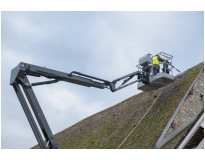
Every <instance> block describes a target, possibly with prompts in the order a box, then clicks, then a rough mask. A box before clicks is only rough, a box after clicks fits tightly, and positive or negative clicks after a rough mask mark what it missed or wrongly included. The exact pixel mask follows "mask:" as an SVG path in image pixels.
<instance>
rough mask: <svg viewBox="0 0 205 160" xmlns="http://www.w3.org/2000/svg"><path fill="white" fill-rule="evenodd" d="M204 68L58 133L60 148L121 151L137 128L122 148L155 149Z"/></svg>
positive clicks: (184, 74)
mask: <svg viewBox="0 0 205 160" xmlns="http://www.w3.org/2000/svg"><path fill="white" fill-rule="evenodd" d="M202 66H203V63H200V64H198V65H196V66H194V67H192V68H191V69H188V70H187V71H186V72H184V73H183V74H181V75H179V76H176V77H175V81H174V82H173V83H171V84H169V85H167V86H165V87H163V88H160V89H158V90H155V91H152V92H141V93H140V94H137V95H135V96H133V97H130V98H128V99H126V100H124V101H123V102H121V103H119V104H117V105H115V106H112V107H110V108H108V109H106V110H104V111H101V112H99V113H97V114H94V115H92V116H90V117H88V118H86V119H84V120H82V121H80V122H78V123H76V124H75V125H73V126H71V127H69V128H67V129H65V130H63V131H61V132H59V133H57V134H56V135H55V138H56V140H57V144H58V146H59V148H62V149H63V148H75V149H77V148H118V146H119V145H120V144H121V143H122V142H123V140H124V139H125V138H127V136H128V135H129V134H130V132H131V131H132V130H133V129H134V128H135V127H136V128H135V129H134V131H133V132H132V134H131V135H130V136H129V137H128V138H127V139H126V141H125V142H124V143H123V144H122V145H121V147H120V148H140V149H141V148H153V147H154V144H155V143H156V141H157V139H158V138H159V136H160V134H161V132H162V131H163V129H164V127H165V126H166V124H167V122H168V121H169V119H170V118H171V116H172V114H173V112H174V111H175V109H176V107H177V106H178V104H179V102H180V101H181V99H182V97H183V96H184V94H185V93H186V91H187V90H188V88H189V86H190V85H191V83H192V82H193V80H194V79H195V77H196V76H197V74H198V73H199V71H200V69H201V68H202ZM161 91H162V93H161V95H160V96H159V98H158V99H157V101H156V102H155V103H154V105H153V106H152V107H151V109H150V110H149V111H148V109H149V108H150V106H151V105H152V103H153V102H154V100H155V99H156V98H157V97H158V95H159V94H160V92H161ZM147 111H148V113H147V114H146V116H145V117H144V118H143V120H142V121H141V122H140V123H139V125H137V124H138V122H139V121H140V120H141V119H142V117H143V116H144V114H145V113H146V112H147ZM136 125H137V126H136ZM34 148H38V147H37V146H35V147H34Z"/></svg>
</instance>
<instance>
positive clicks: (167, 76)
mask: <svg viewBox="0 0 205 160" xmlns="http://www.w3.org/2000/svg"><path fill="white" fill-rule="evenodd" d="M158 55H160V57H161V58H162V59H164V61H163V62H161V63H160V70H159V73H157V74H156V75H154V65H153V61H152V59H153V56H152V55H151V54H147V55H145V56H143V57H141V58H140V59H139V65H137V67H138V70H139V71H140V72H142V73H143V76H144V78H143V80H142V81H140V82H138V84H137V89H139V90H142V91H146V92H147V91H152V90H155V89H158V88H161V87H163V86H166V85H167V84H169V83H171V82H173V81H174V76H173V72H172V68H173V67H174V66H172V58H173V56H171V55H169V54H166V53H164V52H160V53H159V54H158ZM161 66H162V67H161Z"/></svg>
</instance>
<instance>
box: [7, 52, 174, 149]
mask: <svg viewBox="0 0 205 160" xmlns="http://www.w3.org/2000/svg"><path fill="white" fill-rule="evenodd" d="M160 54H161V55H162V56H164V59H165V61H164V62H163V63H162V64H163V72H162V73H159V74H157V75H155V74H153V64H152V55H151V54H147V55H145V56H143V57H142V58H140V59H139V65H137V67H138V71H136V72H133V73H130V74H128V75H126V76H123V77H121V78H118V79H116V80H113V81H112V82H110V81H107V80H104V79H101V78H97V77H93V76H89V75H86V74H82V73H79V72H76V71H73V72H71V73H65V72H60V71H56V70H52V69H48V68H45V67H39V66H36V65H32V64H28V63H23V62H21V63H19V64H18V65H17V66H16V67H15V68H14V69H12V71H11V78H10V85H12V86H13V88H14V90H15V92H16V94H17V97H18V99H19V101H20V103H21V105H22V108H23V110H24V112H25V114H26V117H27V119H28V121H29V123H30V125H31V128H32V130H33V132H34V135H35V137H36V139H37V141H38V144H39V146H40V148H50V149H52V148H53V149H55V148H58V146H57V143H56V140H55V138H54V136H53V134H52V132H51V130H50V127H49V125H48V123H47V121H46V118H45V116H44V114H43V111H42V109H41V107H40V104H39V103H38V100H37V98H36V96H35V94H34V91H33V89H32V86H37V85H44V84H51V83H57V82H59V81H64V82H69V83H74V84H78V85H82V86H86V87H95V88H99V89H104V88H107V89H110V90H111V91H112V92H115V91H118V90H120V89H122V88H124V87H127V86H129V85H131V84H134V83H136V82H139V83H138V85H137V88H138V89H140V90H143V91H151V90H155V89H157V88H160V87H163V86H165V85H166V84H168V83H170V82H172V81H173V80H174V77H173V75H171V74H169V72H172V68H168V65H167V64H169V65H170V66H172V65H171V59H172V56H171V55H168V54H166V53H163V52H161V53H160ZM172 67H173V68H174V66H172ZM27 76H35V77H41V76H43V77H46V78H48V79H52V80H49V81H43V82H37V83H30V82H29V80H28V78H27ZM135 76H137V79H136V80H134V81H132V82H130V83H127V82H128V81H130V80H131V79H132V78H133V77H135ZM122 80H123V82H122V84H121V85H120V86H118V87H116V84H117V82H119V81H122ZM19 85H21V86H22V89H23V91H24V93H25V95H26V97H27V100H28V102H29V103H30V106H31V108H32V111H33V113H34V115H35V119H36V121H37V122H38V126H39V127H40V129H41V133H40V131H39V129H38V126H37V124H36V122H35V119H34V117H33V115H32V113H31V110H30V109H29V105H28V104H27V101H26V99H25V97H24V94H23V93H22V89H21V88H20V86H19ZM42 134H43V136H44V139H45V141H44V139H43V137H42Z"/></svg>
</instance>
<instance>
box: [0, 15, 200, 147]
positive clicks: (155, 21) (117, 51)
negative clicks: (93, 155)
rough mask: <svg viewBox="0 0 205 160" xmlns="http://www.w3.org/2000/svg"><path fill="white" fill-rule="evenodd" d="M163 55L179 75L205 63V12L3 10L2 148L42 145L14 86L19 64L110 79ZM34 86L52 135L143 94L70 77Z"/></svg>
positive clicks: (32, 80)
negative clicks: (145, 58)
mask: <svg viewBox="0 0 205 160" xmlns="http://www.w3.org/2000/svg"><path fill="white" fill-rule="evenodd" d="M159 52H165V53H168V54H170V55H173V56H174V58H173V61H172V62H173V65H174V66H175V67H176V68H177V69H179V70H180V71H181V72H183V71H185V70H186V69H188V68H191V67H193V66H194V65H197V64H198V63H200V62H202V61H204V12H202V11H201V12H200V11H190V12H188V11H181V12H177V11H165V12H141V11H133V12H131V11H129V12H122V11H121V12H117V11H114V12H100V11H99V12H97V11H96V12H94V11H93V12H86V11H82V12H73V11H69V12H68V11H67V12H61V11H59V12H19V11H17V12H9V11H8V12H6V11H3V12H1V148H2V149H17V148H30V147H32V146H34V145H36V144H37V141H36V138H35V136H34V134H33V131H32V130H31V127H30V125H29V123H28V120H27V119H26V116H25V114H24V112H23V109H22V107H21V105H20V102H19V100H18V98H17V96H16V93H15V92H14V89H13V87H12V86H11V85H9V81H10V75H11V70H12V69H13V68H14V67H16V66H17V65H18V64H19V63H20V62H25V63H30V64H34V65H37V66H42V67H44V66H45V67H47V68H50V69H54V70H58V71H63V72H66V73H70V72H72V71H78V72H81V73H84V74H88V75H91V76H95V77H99V78H102V79H105V80H108V81H112V80H114V79H117V78H119V77H121V76H124V75H127V74H129V73H132V72H135V71H136V70H137V68H136V65H137V64H138V61H139V58H141V57H142V56H144V55H145V54H147V53H150V54H152V55H155V54H157V53H159ZM173 74H174V75H177V74H178V72H177V71H175V70H174V72H173ZM29 80H30V82H39V81H44V80H46V79H45V78H33V77H29ZM33 90H34V92H35V94H36V96H37V99H38V101H39V103H40V105H41V108H42V110H43V112H44V114H45V116H46V118H47V121H48V124H49V126H50V128H51V131H52V133H53V134H56V133H58V132H60V131H62V130H64V129H66V128H68V127H70V126H72V125H74V124H75V123H77V122H79V121H81V120H83V119H84V118H86V117H89V116H91V115H93V114H95V113H97V112H100V111H102V110H104V109H106V108H109V107H111V106H114V105H115V104H117V103H120V102H121V101H124V100H125V99H127V98H129V97H131V96H134V95H136V94H138V93H140V92H141V91H139V90H137V84H136V83H135V84H133V85H131V86H129V87H126V88H124V89H121V90H119V91H117V92H113V93H112V92H111V91H110V90H108V89H103V90H101V89H97V88H92V87H91V88H88V87H84V86H80V85H76V84H72V83H66V82H58V83H55V84H50V85H43V86H36V87H33Z"/></svg>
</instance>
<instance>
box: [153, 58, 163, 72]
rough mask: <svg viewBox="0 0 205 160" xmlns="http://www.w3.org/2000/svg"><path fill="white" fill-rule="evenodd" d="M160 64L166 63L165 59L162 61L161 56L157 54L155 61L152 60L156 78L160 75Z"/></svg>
mask: <svg viewBox="0 0 205 160" xmlns="http://www.w3.org/2000/svg"><path fill="white" fill-rule="evenodd" d="M160 62H164V59H162V58H161V57H160V56H159V54H156V55H155V56H154V57H153V59H152V64H153V72H154V76H155V75H156V74H157V73H159V70H160Z"/></svg>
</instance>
